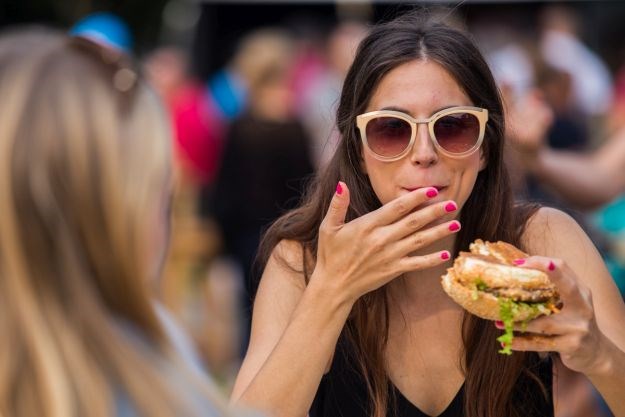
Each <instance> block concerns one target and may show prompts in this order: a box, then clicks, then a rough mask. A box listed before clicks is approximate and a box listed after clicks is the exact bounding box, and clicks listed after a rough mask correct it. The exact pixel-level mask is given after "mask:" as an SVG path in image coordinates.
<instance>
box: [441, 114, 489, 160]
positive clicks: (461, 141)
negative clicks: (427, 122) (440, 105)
mask: <svg viewBox="0 0 625 417" xmlns="http://www.w3.org/2000/svg"><path fill="white" fill-rule="evenodd" d="M434 136H435V137H436V141H437V142H438V144H439V145H440V147H441V148H443V149H444V150H446V151H447V152H449V153H464V152H467V151H469V150H471V149H472V148H473V147H474V146H475V145H476V144H477V141H478V138H479V136H480V121H479V120H478V118H477V117H476V116H475V115H474V114H471V113H456V114H450V115H447V116H443V117H441V118H440V119H438V120H437V121H436V122H435V123H434Z"/></svg>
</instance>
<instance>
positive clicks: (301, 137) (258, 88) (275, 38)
mask: <svg viewBox="0 0 625 417" xmlns="http://www.w3.org/2000/svg"><path fill="white" fill-rule="evenodd" d="M247 44H248V45H254V48H253V49H249V52H250V53H251V55H250V56H248V57H245V59H244V58H243V57H241V60H249V67H248V69H247V71H246V73H247V76H246V80H247V86H248V96H247V103H248V104H247V107H246V110H245V111H244V112H243V114H242V115H241V116H240V117H238V118H237V119H235V120H234V121H233V123H232V125H231V126H230V128H229V129H228V133H227V136H226V141H225V142H226V143H225V149H224V154H223V159H222V163H221V169H220V171H219V174H218V176H217V182H216V184H215V188H214V194H213V196H212V205H211V207H212V213H213V215H214V217H215V219H216V221H217V223H218V225H219V228H220V229H221V232H222V237H223V241H224V251H225V253H226V254H228V255H230V256H231V257H232V258H233V259H234V260H235V261H236V262H237V263H238V264H239V265H240V266H241V268H242V272H243V280H244V285H243V288H244V289H245V291H244V292H243V293H242V297H243V299H242V306H243V307H242V308H243V315H244V316H243V317H244V321H245V324H244V325H243V336H244V337H243V338H242V340H243V345H244V346H246V345H247V340H248V335H249V319H250V318H249V317H250V310H251V297H252V294H253V293H254V292H255V286H256V285H257V281H258V276H257V275H256V274H255V272H254V271H253V268H252V266H253V261H254V258H255V256H256V250H257V248H258V244H259V242H260V236H261V233H262V230H263V228H264V227H265V226H266V225H267V224H269V223H270V222H272V221H273V220H275V219H276V218H278V217H279V216H280V215H281V214H282V213H283V212H284V211H285V210H286V209H289V208H292V207H294V206H295V205H296V204H297V203H298V201H299V197H300V195H301V192H302V189H303V181H304V180H305V179H306V178H307V177H308V176H310V175H311V174H312V173H313V171H314V168H313V162H312V157H311V154H310V143H309V140H310V139H309V137H308V135H307V133H306V131H305V130H304V127H303V126H302V124H301V123H300V122H299V120H298V119H296V118H295V114H294V112H293V105H292V103H293V90H292V86H291V70H292V65H293V58H294V50H293V43H292V41H291V40H290V39H289V37H288V35H287V34H286V33H284V32H282V31H280V30H277V29H271V28H265V29H261V30H259V31H256V32H254V33H253V34H251V35H249V37H248V38H247ZM252 52H253V53H252ZM242 350H244V347H243V348H242Z"/></svg>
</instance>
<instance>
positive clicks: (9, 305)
mask: <svg viewBox="0 0 625 417" xmlns="http://www.w3.org/2000/svg"><path fill="white" fill-rule="evenodd" d="M116 75H117V71H116V70H115V68H114V64H111V63H106V62H104V61H100V62H99V60H98V59H96V57H94V56H89V54H85V53H84V51H81V50H79V49H77V48H74V47H73V46H72V41H71V38H68V37H66V36H64V35H61V34H56V33H50V32H49V31H45V32H41V31H32V30H30V31H24V32H23V33H14V34H10V35H5V36H4V37H3V39H0V97H1V98H0V213H1V215H0V339H1V340H3V341H4V342H5V344H6V346H5V347H4V348H3V353H2V355H0V415H5V416H12V417H20V416H42V417H70V416H90V417H91V416H93V417H100V416H101V417H104V416H111V415H115V407H116V404H117V403H118V402H119V399H120V393H121V394H122V395H123V396H124V397H123V398H125V399H127V400H129V402H130V403H131V404H132V406H133V407H135V408H136V409H137V410H138V411H139V412H140V415H142V416H172V415H193V414H192V412H191V410H190V409H189V410H187V408H190V407H188V406H189V404H188V402H189V401H187V402H185V401H184V400H183V399H182V396H180V395H179V391H180V388H182V390H183V391H184V390H185V389H186V388H185V387H176V386H174V385H175V384H174V382H172V381H171V378H170V374H169V373H168V372H169V371H170V370H171V369H174V368H175V367H176V365H175V364H177V363H178V361H179V360H178V358H177V356H176V355H175V354H174V353H173V350H172V349H171V347H170V343H169V342H168V341H167V338H166V337H165V335H164V332H163V330H162V328H161V324H160V322H159V321H158V319H157V317H156V315H155V312H154V308H153V306H152V304H151V302H150V288H149V284H150V279H151V277H150V276H149V275H150V274H151V273H152V272H153V269H152V268H151V266H150V262H149V259H148V253H149V250H150V247H149V246H148V245H149V238H148V236H149V234H148V233H149V228H150V227H153V226H154V225H155V223H154V222H152V223H150V222H149V221H148V219H152V218H154V216H153V213H155V210H157V209H158V207H156V206H158V204H159V202H161V201H162V196H163V194H164V193H165V190H166V185H167V182H168V181H169V178H168V177H169V171H170V167H169V164H170V162H169V159H170V156H169V153H170V152H169V144H170V140H169V128H168V126H167V125H166V124H165V120H166V116H165V115H164V114H163V113H162V111H161V109H160V106H159V104H158V102H157V101H156V100H155V99H154V97H153V96H152V93H151V92H150V91H149V90H148V89H147V88H146V87H145V86H144V84H143V83H141V82H140V81H138V82H137V85H135V86H134V88H133V89H132V90H131V91H121V90H120V89H119V88H115V83H114V80H112V79H111V77H114V76H116ZM168 364H171V366H169V365H168ZM176 369H178V368H176ZM191 374H192V373H189V375H190V379H192V380H193V382H192V384H194V385H196V386H197V388H198V393H199V392H201V393H202V394H201V395H203V396H204V397H203V398H205V399H206V400H207V401H208V402H209V403H210V404H211V405H212V406H213V407H214V409H216V410H221V411H220V412H222V413H223V414H221V415H227V412H226V411H225V407H224V406H223V403H222V402H221V399H220V398H219V397H218V396H217V395H216V394H215V390H214V389H213V388H211V387H210V386H208V385H206V384H204V382H203V381H201V380H200V378H195V379H194V377H193V376H192V375H191ZM198 395H200V394H198ZM181 410H185V411H181Z"/></svg>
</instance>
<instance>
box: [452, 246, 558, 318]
mask: <svg viewBox="0 0 625 417" xmlns="http://www.w3.org/2000/svg"><path fill="white" fill-rule="evenodd" d="M469 249H470V252H460V255H459V256H458V257H457V258H456V259H455V261H454V265H453V267H452V268H449V269H448V270H447V274H445V275H444V276H443V277H442V281H441V283H442V286H443V289H444V290H445V292H446V293H447V294H448V295H449V296H450V297H451V298H452V299H453V300H454V301H455V302H456V303H458V304H460V305H461V306H462V307H463V308H464V309H466V310H467V311H469V312H470V313H472V314H474V315H476V316H479V317H482V318H484V319H487V320H502V319H503V318H502V317H501V300H510V301H513V302H514V305H513V308H511V309H510V310H511V314H512V318H513V321H515V322H518V321H526V320H530V319H533V318H535V317H537V316H540V315H542V314H550V313H551V312H553V311H557V309H556V305H557V304H559V294H558V291H557V288H556V287H555V285H554V284H553V283H552V282H551V281H550V280H549V277H548V276H547V274H545V273H544V272H542V271H538V270H535V269H529V268H520V267H517V266H515V265H514V263H513V261H514V260H515V259H520V258H525V257H527V256H529V255H528V254H526V253H525V252H523V251H521V250H520V249H518V248H516V247H515V246H513V245H511V244H509V243H505V242H496V243H492V242H484V241H482V240H480V239H478V240H476V241H475V242H474V243H472V244H471V245H470V246H469Z"/></svg>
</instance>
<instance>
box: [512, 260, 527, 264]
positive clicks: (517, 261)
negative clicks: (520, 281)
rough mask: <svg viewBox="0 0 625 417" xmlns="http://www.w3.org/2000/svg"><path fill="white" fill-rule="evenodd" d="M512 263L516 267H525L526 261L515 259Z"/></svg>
mask: <svg viewBox="0 0 625 417" xmlns="http://www.w3.org/2000/svg"><path fill="white" fill-rule="evenodd" d="M512 263H513V264H515V265H523V264H524V263H525V259H515V260H514V261H512Z"/></svg>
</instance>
